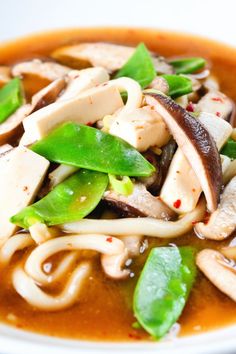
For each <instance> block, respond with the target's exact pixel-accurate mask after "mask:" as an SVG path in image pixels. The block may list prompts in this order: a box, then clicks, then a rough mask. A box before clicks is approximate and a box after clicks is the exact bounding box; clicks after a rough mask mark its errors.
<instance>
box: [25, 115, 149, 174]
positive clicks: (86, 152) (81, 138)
mask: <svg viewBox="0 0 236 354" xmlns="http://www.w3.org/2000/svg"><path fill="white" fill-rule="evenodd" d="M31 149H32V150H33V151H34V152H36V153H37V154H39V155H42V156H44V157H46V158H47V159H48V160H49V161H53V162H58V163H63V164H66V165H72V166H76V167H82V168H87V169H89V170H95V171H100V172H105V173H110V174H113V175H120V176H150V175H151V174H152V172H153V171H154V170H155V168H154V167H153V166H152V165H151V164H150V163H149V162H148V161H147V160H146V159H145V158H144V157H143V156H142V155H141V154H140V153H139V152H138V151H137V150H136V149H135V148H133V147H132V146H131V145H129V144H128V143H127V142H125V141H124V140H122V139H121V138H118V137H115V136H113V135H110V134H107V133H104V132H102V131H101V130H98V129H95V128H92V127H89V126H86V125H83V124H77V123H72V122H67V123H65V124H63V125H61V126H59V127H58V128H56V129H55V130H54V131H53V132H51V133H50V134H49V135H48V136H47V137H45V138H44V139H42V140H40V141H38V142H37V143H35V144H34V145H33V146H32V147H31Z"/></svg>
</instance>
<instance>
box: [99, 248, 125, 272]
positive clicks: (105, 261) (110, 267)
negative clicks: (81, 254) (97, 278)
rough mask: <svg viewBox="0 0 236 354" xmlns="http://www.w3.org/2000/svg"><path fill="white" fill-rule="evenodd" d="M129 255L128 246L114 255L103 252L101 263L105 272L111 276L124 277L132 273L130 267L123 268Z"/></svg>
mask: <svg viewBox="0 0 236 354" xmlns="http://www.w3.org/2000/svg"><path fill="white" fill-rule="evenodd" d="M128 257H129V253H128V250H127V248H125V249H124V251H123V252H121V253H119V254H114V255H107V254H103V255H102V256H101V264H102V268H103V270H104V272H105V273H106V274H107V275H108V276H109V277H111V278H114V279H124V278H126V277H127V276H128V275H129V274H130V270H129V269H123V266H124V264H125V262H126V261H127V259H128Z"/></svg>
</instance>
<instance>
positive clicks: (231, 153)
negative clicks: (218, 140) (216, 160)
mask: <svg viewBox="0 0 236 354" xmlns="http://www.w3.org/2000/svg"><path fill="white" fill-rule="evenodd" d="M220 153H221V154H222V155H226V156H228V157H230V158H231V159H236V141H235V140H233V139H229V140H228V141H227V142H226V144H225V145H224V146H223V149H222V150H221V152H220Z"/></svg>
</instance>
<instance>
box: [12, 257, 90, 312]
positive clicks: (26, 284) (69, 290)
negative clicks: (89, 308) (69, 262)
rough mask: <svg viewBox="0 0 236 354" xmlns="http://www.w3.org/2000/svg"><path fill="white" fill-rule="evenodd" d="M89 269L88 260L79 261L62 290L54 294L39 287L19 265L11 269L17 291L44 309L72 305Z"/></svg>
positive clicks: (62, 307) (51, 309) (56, 309)
mask: <svg viewBox="0 0 236 354" xmlns="http://www.w3.org/2000/svg"><path fill="white" fill-rule="evenodd" d="M90 271H91V266H90V264H89V263H88V262H84V263H81V264H80V265H79V266H78V267H77V268H75V270H74V271H73V273H72V274H71V276H70V277H69V280H68V281H67V284H66V286H65V288H64V289H63V291H62V292H61V293H60V294H59V295H56V296H53V295H49V294H47V293H45V292H44V291H43V290H42V289H40V288H39V287H38V285H37V284H36V283H35V282H34V280H33V279H32V278H31V277H30V276H29V275H27V274H26V273H25V271H24V270H23V269H22V268H20V267H17V268H16V269H15V270H14V271H13V274H12V281H13V286H14V288H15V290H16V291H17V293H18V294H20V295H21V296H22V297H23V298H24V299H25V300H26V301H27V302H28V303H29V304H30V305H32V306H34V307H37V308H39V309H40V310H44V311H59V310H63V309H65V308H68V307H70V306H72V305H73V304H74V303H75V302H76V300H77V298H78V296H79V293H80V290H81V288H82V285H83V283H84V281H85V279H86V278H87V277H88V276H89V273H90Z"/></svg>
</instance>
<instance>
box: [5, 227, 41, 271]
mask: <svg viewBox="0 0 236 354" xmlns="http://www.w3.org/2000/svg"><path fill="white" fill-rule="evenodd" d="M32 245H35V242H34V240H33V239H32V237H31V236H30V234H29V233H25V234H24V233H22V234H16V235H14V236H12V237H10V238H9V239H8V240H7V241H6V242H5V243H4V245H3V246H2V247H1V249H0V262H1V263H2V264H3V265H7V264H8V263H9V262H10V260H11V258H12V256H13V255H14V253H15V252H17V251H19V250H22V249H24V248H26V247H30V246H32Z"/></svg>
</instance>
